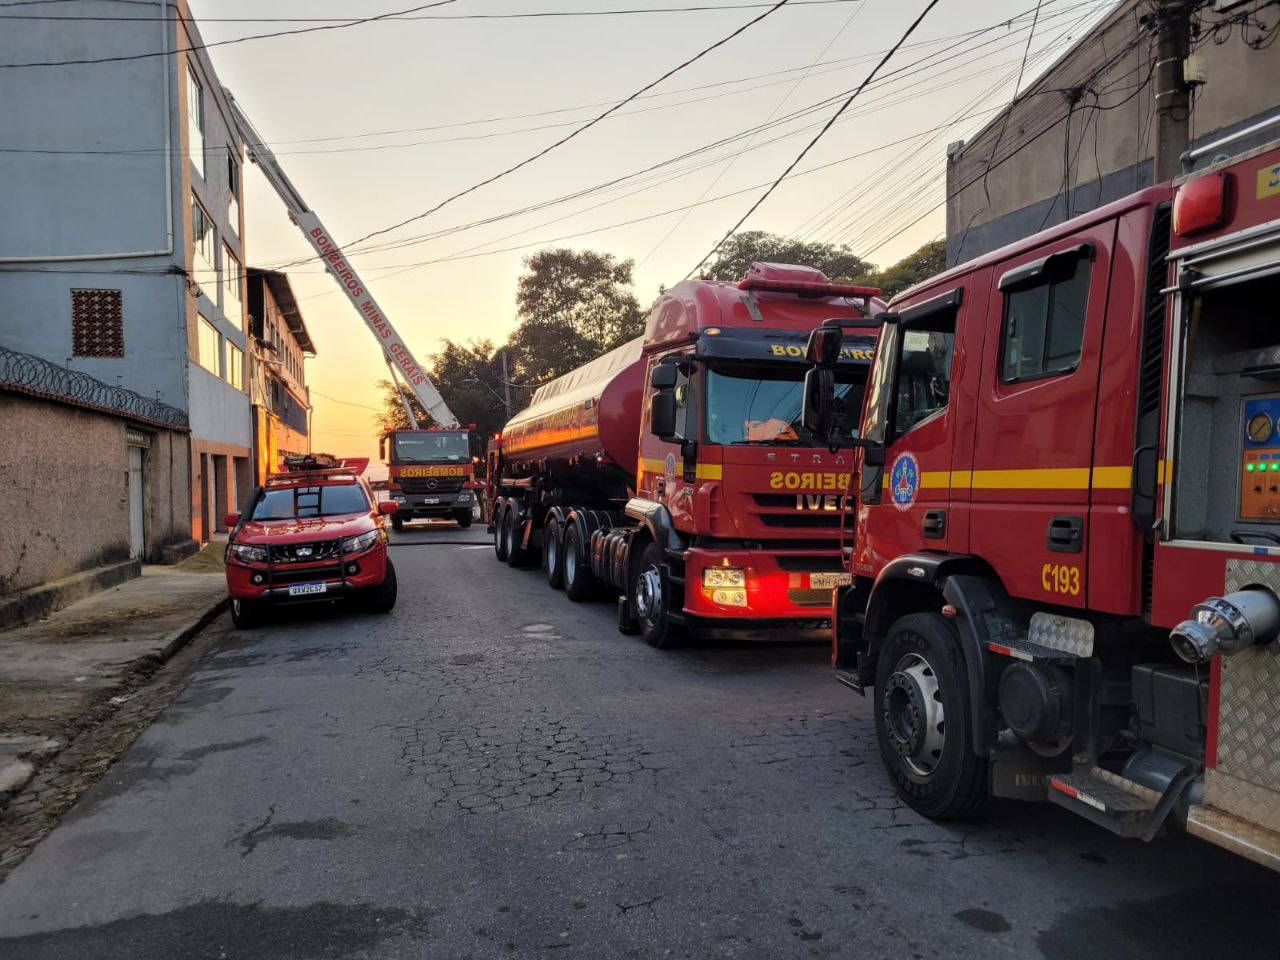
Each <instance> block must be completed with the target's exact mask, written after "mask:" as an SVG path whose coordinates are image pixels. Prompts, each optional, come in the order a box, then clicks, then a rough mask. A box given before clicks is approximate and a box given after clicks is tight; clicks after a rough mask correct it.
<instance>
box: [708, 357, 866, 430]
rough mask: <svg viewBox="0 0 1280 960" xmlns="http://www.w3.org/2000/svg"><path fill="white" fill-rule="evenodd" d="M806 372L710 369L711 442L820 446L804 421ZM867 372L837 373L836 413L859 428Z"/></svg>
mask: <svg viewBox="0 0 1280 960" xmlns="http://www.w3.org/2000/svg"><path fill="white" fill-rule="evenodd" d="M803 384H804V368H803V367H801V366H800V365H799V364H786V365H783V364H770V365H759V364H750V363H730V362H723V361H722V362H719V363H717V364H716V365H715V366H712V367H709V368H708V370H707V380H706V386H707V442H708V443H715V444H792V445H797V446H820V445H821V444H822V443H824V442H825V440H824V439H821V438H818V437H814V436H812V435H810V434H809V432H808V431H806V430H805V429H804V426H803V425H802V424H801V422H800V408H801V405H802V402H803V394H804V388H803ZM865 385H866V371H865V369H863V368H861V367H855V366H853V365H850V367H849V368H848V369H840V370H838V371H837V372H836V408H837V410H838V412H839V413H840V414H841V415H842V416H844V417H845V421H846V422H847V423H851V424H856V423H857V421H858V414H859V412H860V411H861V409H862V394H863V390H864V388H865Z"/></svg>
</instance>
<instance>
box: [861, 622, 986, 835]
mask: <svg viewBox="0 0 1280 960" xmlns="http://www.w3.org/2000/svg"><path fill="white" fill-rule="evenodd" d="M971 696H972V693H971V691H970V690H969V682H968V674H967V673H966V671H965V662H964V653H963V652H962V651H961V648H960V637H959V635H958V634H957V633H956V629H955V627H954V626H953V625H952V624H951V622H950V621H949V620H947V619H945V618H944V617H942V616H941V615H939V614H936V613H912V614H908V615H907V616H905V617H901V618H900V619H898V620H897V621H896V622H895V623H894V624H893V626H892V627H891V628H890V629H889V635H888V636H887V637H885V639H884V643H883V644H881V647H880V652H879V661H878V663H877V665H876V687H875V718H876V739H877V740H878V741H879V743H880V757H881V760H882V761H883V762H884V765H885V769H886V770H887V771H888V773H889V779H890V780H892V781H893V786H894V789H895V790H897V792H898V796H900V797H902V799H903V800H904V801H905V802H906V803H907V805H908V806H910V807H911V808H912V809H913V810H915V811H916V812H917V813H919V814H921V815H923V816H926V817H928V818H929V819H931V820H958V819H962V818H967V817H972V816H974V815H976V814H977V813H978V812H979V811H981V809H982V808H983V807H984V806H985V805H986V802H987V800H988V798H989V796H990V784H989V781H988V771H987V759H986V758H985V757H978V756H976V755H975V754H974V752H973V730H972V725H971V721H970V710H969V701H970V697H971Z"/></svg>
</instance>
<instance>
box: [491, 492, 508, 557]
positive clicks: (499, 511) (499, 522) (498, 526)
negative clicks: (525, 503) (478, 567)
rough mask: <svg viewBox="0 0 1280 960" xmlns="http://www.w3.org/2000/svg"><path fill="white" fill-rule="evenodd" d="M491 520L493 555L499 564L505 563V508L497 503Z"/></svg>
mask: <svg viewBox="0 0 1280 960" xmlns="http://www.w3.org/2000/svg"><path fill="white" fill-rule="evenodd" d="M494 514H495V515H494V518H493V555H494V556H495V557H497V558H498V562H499V563H505V562H506V560H507V529H506V521H507V510H506V507H505V506H504V505H503V504H502V503H501V502H499V503H498V506H497V507H496V508H495V510H494Z"/></svg>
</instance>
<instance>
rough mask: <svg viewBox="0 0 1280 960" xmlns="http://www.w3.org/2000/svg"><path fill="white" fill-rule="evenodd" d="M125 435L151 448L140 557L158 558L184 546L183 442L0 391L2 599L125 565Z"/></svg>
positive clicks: (185, 469) (185, 445)
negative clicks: (142, 438) (136, 435)
mask: <svg viewBox="0 0 1280 960" xmlns="http://www.w3.org/2000/svg"><path fill="white" fill-rule="evenodd" d="M128 428H132V429H134V430H137V431H139V432H141V433H143V434H145V435H146V438H147V439H148V440H149V442H150V447H149V449H148V450H147V452H146V454H145V459H144V468H143V469H144V475H145V478H146V479H145V483H146V489H147V497H146V514H145V520H144V530H145V543H146V550H145V554H144V556H145V557H146V558H147V559H151V560H156V559H159V554H160V550H161V548H163V547H165V546H168V545H170V544H174V543H180V542H183V541H185V540H188V539H189V538H190V533H189V530H190V526H191V514H190V509H189V507H188V506H187V502H186V501H187V495H186V493H187V474H188V472H189V470H190V462H189V445H188V441H187V437H186V435H185V434H182V433H177V432H174V431H169V430H159V429H154V428H151V427H147V426H144V425H140V424H130V423H129V422H128V421H125V420H123V419H121V418H118V417H112V416H108V415H106V414H101V413H96V412H93V411H88V410H80V409H77V408H75V407H70V406H65V405H63V404H59V403H53V402H49V401H46V400H39V399H35V398H31V397H26V396H23V395H21V394H14V393H8V392H3V391H0V437H4V438H5V442H4V452H3V456H0V489H2V490H4V491H5V502H6V505H7V507H8V509H7V510H6V516H7V517H8V518H9V521H8V525H7V528H6V532H5V535H4V536H0V595H7V594H12V593H16V592H18V591H21V590H25V589H27V588H30V587H33V586H38V585H39V584H42V583H46V582H48V581H50V580H55V579H58V578H60V577H65V576H68V575H70V574H73V573H76V572H77V571H80V570H87V569H90V568H92V567H96V566H100V565H102V564H105V563H112V562H117V561H122V560H127V559H128V557H129V505H128V452H127V445H126V429H128ZM19 520H20V521H21V522H18V521H19Z"/></svg>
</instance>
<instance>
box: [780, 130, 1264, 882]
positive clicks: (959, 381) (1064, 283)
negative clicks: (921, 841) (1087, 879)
mask: <svg viewBox="0 0 1280 960" xmlns="http://www.w3.org/2000/svg"><path fill="white" fill-rule="evenodd" d="M1277 123H1280V118H1277ZM1250 132H1253V133H1256V131H1250ZM1226 145H1227V141H1221V142H1219V143H1217V144H1211V145H1210V146H1209V147H1208V148H1206V149H1208V150H1211V151H1214V152H1216V151H1218V150H1220V149H1222V148H1223V147H1224V146H1226ZM1277 303H1280V145H1273V146H1272V147H1271V148H1263V149H1259V150H1254V151H1252V152H1250V153H1247V154H1244V155H1242V156H1240V157H1238V158H1235V159H1233V160H1230V161H1223V162H1220V163H1217V164H1215V165H1214V166H1211V167H1209V168H1208V169H1207V170H1204V171H1201V172H1198V173H1196V174H1194V175H1191V176H1188V177H1185V178H1183V179H1181V180H1179V181H1176V182H1174V183H1172V184H1166V185H1160V186H1156V187H1152V188H1150V189H1147V190H1144V191H1142V192H1139V193H1136V194H1134V195H1132V196H1130V197H1127V198H1125V199H1123V200H1120V201H1117V202H1115V203H1112V204H1110V205H1108V206H1105V207H1102V208H1101V209H1098V210H1095V211H1093V212H1092V213H1089V214H1085V215H1083V216H1080V217H1077V218H1075V219H1074V220H1071V221H1070V222H1068V223H1064V224H1062V225H1061V226H1058V227H1054V228H1053V229H1050V230H1047V231H1044V232H1042V233H1040V234H1037V235H1036V236H1033V237H1030V238H1028V239H1027V240H1024V241H1021V242H1019V243H1016V244H1014V245H1012V246H1009V247H1006V248H1004V249H1002V250H999V251H997V252H995V253H992V254H989V255H987V256H984V257H982V258H980V259H978V260H975V261H973V262H971V263H967V264H964V265H963V266H960V267H957V268H955V269H953V270H950V271H948V272H946V273H944V274H942V275H940V276H938V277H936V278H934V279H932V280H930V281H928V282H926V283H924V284H921V285H920V286H917V287H915V288H913V289H912V290H910V291H908V292H907V293H905V294H903V295H901V296H899V297H897V298H896V299H895V300H894V301H893V303H892V304H891V307H890V312H889V313H888V314H886V315H884V316H882V317H881V320H882V321H883V322H884V325H883V328H882V333H881V338H880V342H879V345H878V349H877V352H876V357H875V361H874V366H873V370H872V374H871V382H870V386H869V387H868V390H867V401H866V404H865V407H864V411H863V415H862V417H861V422H860V428H861V429H860V434H859V435H858V436H857V437H856V438H853V439H851V438H849V437H848V435H846V434H843V433H842V431H841V430H840V426H839V424H838V422H837V418H835V417H834V416H833V415H832V411H831V405H832V393H833V390H832V382H833V380H835V379H838V373H837V372H836V371H837V370H838V361H837V359H836V358H837V356H838V351H839V348H840V344H841V331H840V329H839V327H838V326H836V325H830V326H828V327H826V328H823V329H820V330H819V331H815V333H814V335H813V337H812V338H811V341H810V344H809V357H810V359H811V361H813V362H814V364H815V366H814V367H813V369H812V370H811V371H810V372H809V374H807V380H806V386H805V400H806V410H805V424H806V426H807V427H808V428H809V429H811V430H814V431H816V432H818V433H822V434H829V435H830V436H831V438H832V440H833V442H837V445H842V446H843V447H844V448H845V449H850V450H851V452H853V451H856V452H857V456H856V460H857V468H858V469H857V474H856V480H855V481H854V483H853V487H854V488H856V497H855V498H854V499H855V502H854V503H851V504H850V508H849V509H850V512H851V513H852V514H853V518H852V522H853V524H854V526H855V527H856V540H855V544H854V547H853V550H852V552H851V554H850V557H849V565H850V571H851V573H852V574H853V582H852V583H851V584H850V585H849V586H848V587H846V588H842V589H840V590H839V591H838V592H837V594H836V596H835V598H834V605H833V618H832V623H833V659H834V663H835V666H836V667H837V670H838V674H837V676H838V678H839V679H840V680H841V681H842V682H844V683H845V684H847V685H848V686H850V687H853V688H854V689H855V690H857V691H859V692H864V691H866V690H868V688H874V715H875V723H876V732H877V736H878V739H879V744H880V752H881V756H882V758H883V761H884V764H885V767H886V769H887V770H888V772H889V774H890V777H891V778H892V780H893V782H894V784H895V785H896V787H897V789H898V792H899V793H900V794H901V795H902V797H903V798H904V799H905V800H906V801H907V802H908V803H909V804H910V805H911V806H912V807H914V808H915V809H916V810H918V811H919V812H921V813H923V814H925V815H926V816H929V817H934V818H939V819H943V818H951V817H960V816H964V815H968V814H972V813H973V812H974V811H975V810H977V809H978V808H979V807H980V806H981V805H982V804H983V802H984V801H985V800H986V799H987V797H988V796H990V795H995V796H1001V797H1018V798H1024V799H1034V800H1045V799H1048V800H1050V801H1052V802H1054V803H1056V804H1059V805H1060V806H1063V807H1066V808H1067V809H1070V810H1073V811H1075V812H1076V813H1078V814H1080V815H1082V816H1084V817H1087V818H1089V819H1090V820H1093V821H1095V822H1097V823H1098V824H1100V825H1102V826H1104V827H1106V828H1107V829H1109V830H1112V831H1114V832H1115V833H1117V834H1120V835H1122V836H1129V837H1141V838H1143V839H1151V838H1152V837H1153V836H1154V835H1155V834H1156V833H1157V831H1159V830H1160V829H1161V827H1162V826H1163V825H1165V824H1178V825H1181V826H1184V827H1185V828H1186V829H1187V830H1188V831H1190V832H1191V833H1193V834H1195V835H1197V836H1200V837H1203V838H1205V839H1207V840H1210V841H1211V842H1214V843H1216V844H1219V845H1221V846H1223V847H1226V848H1228V849H1231V850H1234V851H1236V852H1238V853H1241V854H1243V855H1245V856H1248V857H1250V858H1252V859H1255V860H1257V861H1259V862H1261V863H1264V864H1267V865H1269V866H1271V867H1273V868H1280V655H1278V654H1280V645H1278V643H1277V640H1276V637H1277V633H1278V632H1280V602H1278V601H1277V593H1278V592H1280V432H1278V428H1277V424H1278V423H1280V328H1277V326H1276V324H1275V323H1273V322H1272V318H1273V314H1274V312H1275V309H1276V306H1275V305H1276V304H1277Z"/></svg>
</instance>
